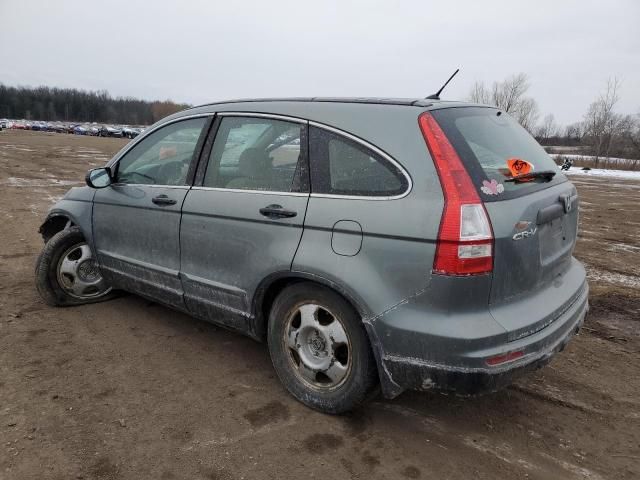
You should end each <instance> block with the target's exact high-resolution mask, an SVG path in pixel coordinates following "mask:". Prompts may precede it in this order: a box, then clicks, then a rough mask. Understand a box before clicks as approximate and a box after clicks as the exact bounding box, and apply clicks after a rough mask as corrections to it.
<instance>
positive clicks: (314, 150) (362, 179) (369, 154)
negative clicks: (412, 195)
mask: <svg viewBox="0 0 640 480" xmlns="http://www.w3.org/2000/svg"><path fill="white" fill-rule="evenodd" d="M309 142H310V159H311V191H312V192H313V193H325V194H332V195H350V196H367V197H390V196H396V195H400V194H402V193H404V192H405V191H406V189H407V188H408V182H407V179H406V177H405V176H404V175H403V174H402V172H401V171H400V169H399V168H398V167H396V166H395V165H394V164H393V163H391V162H389V161H388V160H386V159H385V158H383V157H382V156H380V155H378V154H377V153H376V152H374V151H373V150H371V149H369V148H367V147H365V146H364V145H362V144H360V143H358V142H355V141H353V140H351V139H349V138H347V137H344V136H342V135H339V134H336V133H333V132H330V131H327V130H324V129H322V128H318V127H310V129H309Z"/></svg>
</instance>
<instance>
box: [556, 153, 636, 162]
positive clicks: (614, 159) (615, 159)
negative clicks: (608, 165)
mask: <svg viewBox="0 0 640 480" xmlns="http://www.w3.org/2000/svg"><path fill="white" fill-rule="evenodd" d="M549 155H550V156H551V158H553V159H557V158H558V157H562V158H570V159H572V160H590V161H595V160H596V157H595V156H594V155H580V154H576V153H550V154H549ZM598 161H600V162H602V163H605V162H613V163H617V162H623V163H629V162H631V163H633V162H639V163H640V160H634V159H632V158H618V157H609V158H606V157H598Z"/></svg>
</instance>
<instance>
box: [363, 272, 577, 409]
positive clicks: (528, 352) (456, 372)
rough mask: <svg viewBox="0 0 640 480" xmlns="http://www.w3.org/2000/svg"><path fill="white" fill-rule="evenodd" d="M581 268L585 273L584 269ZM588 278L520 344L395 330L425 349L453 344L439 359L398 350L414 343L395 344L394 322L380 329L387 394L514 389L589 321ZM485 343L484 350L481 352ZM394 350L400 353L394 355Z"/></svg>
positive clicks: (500, 337) (504, 338)
mask: <svg viewBox="0 0 640 480" xmlns="http://www.w3.org/2000/svg"><path fill="white" fill-rule="evenodd" d="M576 263H577V262H576ZM579 268H580V270H582V271H584V270H583V269H582V266H581V265H580V266H579ZM582 278H583V279H582V282H581V283H580V286H579V288H578V289H577V290H576V294H574V295H571V298H570V300H569V301H568V302H567V305H565V306H564V308H563V310H562V313H561V314H560V315H559V316H558V317H557V318H555V319H554V321H553V322H551V323H549V324H548V325H547V326H546V327H544V328H542V329H541V330H539V331H536V332H535V333H533V334H531V335H528V336H526V337H523V338H519V339H517V340H512V338H513V336H512V335H511V334H510V333H511V332H508V331H503V333H501V334H495V335H491V336H485V337H483V338H478V339H470V338H466V339H457V341H456V339H452V338H443V337H439V338H436V339H434V338H433V336H432V335H431V334H429V333H427V332H415V331H414V332H407V331H400V330H397V329H392V330H395V331H393V333H395V334H401V335H407V334H410V335H411V341H412V342H413V344H414V345H415V343H416V342H419V343H422V344H423V345H425V344H430V345H435V344H436V343H437V344H443V343H444V344H446V345H447V349H448V352H447V354H446V355H445V354H442V350H440V354H439V355H425V354H422V355H420V354H418V355H417V352H416V351H415V350H414V349H413V348H410V350H412V351H407V352H406V353H405V352H403V351H402V350H403V349H401V348H398V347H397V346H398V345H403V344H404V345H405V346H409V345H410V344H409V342H408V340H407V341H405V342H403V341H402V340H403V339H402V338H400V339H399V338H394V339H393V341H392V342H390V341H389V340H390V339H391V336H390V335H389V333H390V332H389V331H388V330H389V325H388V324H386V325H375V327H376V328H375V330H376V332H375V335H376V337H377V338H379V339H380V338H386V339H387V340H386V341H383V342H378V344H377V346H378V347H379V351H378V354H379V358H378V361H379V366H380V367H381V372H382V375H381V381H382V387H383V393H384V394H385V396H386V397H388V398H392V397H394V396H396V395H398V394H399V393H401V392H402V391H404V390H407V389H412V390H432V389H437V390H446V391H452V392H455V393H459V394H463V395H468V394H476V393H483V392H492V391H496V390H499V389H501V388H503V387H506V386H508V385H509V384H510V383H512V382H513V380H514V379H516V378H518V377H519V376H521V375H523V374H524V373H526V372H530V371H532V370H536V369H538V368H541V367H542V366H544V365H546V364H547V363H548V362H549V361H550V360H551V359H552V358H553V356H554V355H555V354H557V353H558V352H560V351H562V350H563V349H564V347H565V346H566V345H567V343H568V342H569V340H570V339H571V337H572V336H573V335H574V334H576V333H577V332H578V331H579V329H580V327H581V326H582V324H583V322H584V319H585V317H586V314H587V312H588V310H589V302H588V296H589V288H588V285H587V283H586V281H585V280H584V277H582ZM485 320H486V319H485ZM483 321H484V320H482V313H479V314H478V320H477V322H478V324H481V323H482V322H483ZM468 326H469V325H468V324H467V327H468ZM372 327H373V326H372ZM381 329H382V331H383V332H384V333H383V335H382V336H381V335H380V333H381V332H380V331H379V330H381ZM385 329H386V330H385ZM494 333H495V332H494ZM479 343H480V344H481V345H482V347H481V348H477V347H478V344H479ZM389 347H391V348H389ZM391 349H393V350H394V351H390V350H391ZM423 351H424V350H423ZM511 352H519V354H521V356H520V357H518V358H517V359H515V360H512V361H509V362H504V363H500V364H499V365H494V366H490V365H488V364H487V363H486V360H487V359H489V358H492V357H494V356H497V355H504V354H507V353H511ZM438 357H440V358H438Z"/></svg>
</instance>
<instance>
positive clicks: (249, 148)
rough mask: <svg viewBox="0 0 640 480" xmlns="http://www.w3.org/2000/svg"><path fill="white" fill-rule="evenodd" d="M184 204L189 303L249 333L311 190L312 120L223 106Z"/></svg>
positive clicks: (284, 262) (288, 256) (292, 247)
mask: <svg viewBox="0 0 640 480" xmlns="http://www.w3.org/2000/svg"><path fill="white" fill-rule="evenodd" d="M212 132H213V133H212V135H211V137H210V139H209V140H208V141H207V147H206V149H205V153H204V155H203V161H202V162H201V165H200V166H199V170H198V174H197V178H196V184H195V185H194V187H193V188H192V189H191V190H190V191H189V193H188V194H187V197H186V199H185V202H184V206H183V213H182V226H181V229H180V245H181V264H182V266H181V278H182V286H183V289H184V298H185V302H186V305H187V307H188V308H189V310H190V311H191V312H192V313H193V314H194V315H197V316H199V317H203V318H208V319H211V320H213V321H215V322H218V323H222V324H225V325H227V326H230V327H232V328H235V329H239V330H242V331H245V332H248V333H252V332H251V331H249V325H250V322H249V319H250V317H251V301H252V298H253V295H254V293H255V291H256V288H257V287H258V285H259V284H260V282H262V281H263V280H264V279H265V278H267V277H268V276H269V275H272V274H275V273H278V272H283V271H288V270H290V268H291V263H292V261H293V257H294V255H295V252H296V249H297V248H298V244H299V242H300V238H301V236H302V227H303V223H304V217H305V213H306V209H307V202H308V198H309V193H308V192H309V187H308V185H309V180H308V179H309V174H308V166H307V162H308V160H307V157H308V155H307V141H306V138H307V123H306V121H302V120H298V119H291V118H285V117H279V116H271V115H265V114H249V113H246V114H231V113H222V114H219V115H218V116H217V118H216V121H215V123H214V126H213V128H212Z"/></svg>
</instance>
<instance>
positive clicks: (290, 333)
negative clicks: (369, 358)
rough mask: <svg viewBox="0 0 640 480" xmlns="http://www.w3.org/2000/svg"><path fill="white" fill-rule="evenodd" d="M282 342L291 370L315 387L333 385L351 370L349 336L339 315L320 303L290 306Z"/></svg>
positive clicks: (338, 382) (317, 388)
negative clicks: (291, 307)
mask: <svg viewBox="0 0 640 480" xmlns="http://www.w3.org/2000/svg"><path fill="white" fill-rule="evenodd" d="M283 342H284V347H285V351H286V352H287V353H288V357H289V361H290V363H291V366H292V369H293V372H294V373H295V375H296V376H297V377H298V379H299V380H301V381H302V382H303V383H304V384H306V385H308V386H310V387H311V388H313V389H315V390H320V391H326V390H333V389H336V388H338V387H339V386H341V385H342V384H343V383H344V382H345V381H346V379H347V377H348V376H349V373H350V372H351V367H352V363H353V361H352V355H351V354H352V349H351V341H350V339H349V336H348V335H347V333H346V330H345V328H344V325H343V324H342V322H341V321H340V319H339V318H338V317H337V316H335V315H334V314H333V313H331V311H329V310H328V309H327V308H325V307H323V306H321V305H317V304H315V303H305V304H302V305H298V306H296V307H295V308H293V309H292V310H291V312H290V313H289V316H288V318H287V320H286V327H285V329H284V338H283Z"/></svg>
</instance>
